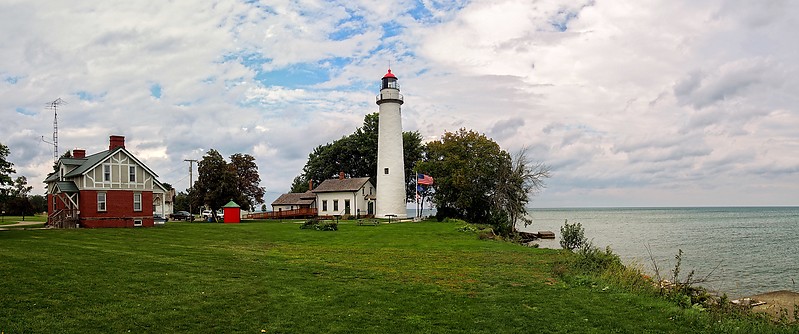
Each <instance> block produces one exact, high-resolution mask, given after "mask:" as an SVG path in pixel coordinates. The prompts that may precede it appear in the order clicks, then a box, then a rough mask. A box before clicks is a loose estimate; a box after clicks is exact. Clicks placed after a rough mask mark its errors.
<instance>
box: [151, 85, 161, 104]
mask: <svg viewBox="0 0 799 334" xmlns="http://www.w3.org/2000/svg"><path fill="white" fill-rule="evenodd" d="M150 96H152V97H154V98H156V99H159V100H160V99H161V85H159V84H152V86H150Z"/></svg>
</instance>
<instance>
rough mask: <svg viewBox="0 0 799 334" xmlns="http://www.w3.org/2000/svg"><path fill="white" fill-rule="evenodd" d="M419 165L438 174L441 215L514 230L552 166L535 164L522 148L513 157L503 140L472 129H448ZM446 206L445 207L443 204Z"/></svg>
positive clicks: (428, 147) (428, 148)
mask: <svg viewBox="0 0 799 334" xmlns="http://www.w3.org/2000/svg"><path fill="white" fill-rule="evenodd" d="M425 148H426V156H425V160H424V161H422V162H420V163H419V164H418V166H417V167H418V169H419V170H422V171H425V172H426V173H429V174H430V175H432V176H433V177H435V179H436V184H435V186H434V188H435V193H434V194H433V199H432V200H433V203H435V204H436V207H438V210H439V213H438V214H437V218H438V219H439V220H441V219H443V218H444V217H458V218H463V219H466V220H467V221H469V222H485V223H489V224H491V225H493V226H494V227H495V231H496V232H497V233H499V234H500V235H503V236H509V235H511V234H513V232H514V231H515V226H516V223H517V222H519V221H525V215H526V208H525V206H526V204H527V203H528V201H529V198H528V196H529V195H530V194H531V193H532V192H534V191H535V190H537V189H539V188H540V187H542V186H543V179H544V178H546V177H548V176H549V174H548V173H549V170H548V167H546V166H543V165H540V164H539V165H533V164H531V163H530V161H529V160H528V159H527V156H526V155H525V153H524V152H525V151H524V150H522V151H521V152H520V153H519V154H518V155H516V156H515V157H511V155H510V154H508V153H507V152H506V151H504V150H502V149H501V148H500V147H499V144H497V143H496V142H494V141H493V140H491V139H490V138H488V137H486V136H485V135H484V134H480V133H477V132H474V131H471V130H466V129H460V130H459V131H457V132H445V133H444V135H443V136H442V137H441V139H440V140H437V141H432V142H429V143H427V145H426V147H425ZM442 209H444V210H442Z"/></svg>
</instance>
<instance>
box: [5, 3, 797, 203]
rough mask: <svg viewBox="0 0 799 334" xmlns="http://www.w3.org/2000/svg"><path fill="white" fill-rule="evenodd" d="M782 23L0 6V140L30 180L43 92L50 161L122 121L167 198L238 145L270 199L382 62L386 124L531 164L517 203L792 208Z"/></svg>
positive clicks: (687, 14)
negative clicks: (527, 192) (470, 135)
mask: <svg viewBox="0 0 799 334" xmlns="http://www.w3.org/2000/svg"><path fill="white" fill-rule="evenodd" d="M797 31H799V3H796V2H794V1H789V0H784V1H782V0H763V1H745V0H729V1H714V0H702V1H695V0H648V1H630V0H626V1H616V0H614V1H610V0H607V1H603V0H595V1H585V0H540V1H536V0H521V1H514V0H495V1H462V0H456V1H439V0H419V1H411V0H398V1H379V2H378V1H364V0H346V1H340V2H339V1H315V0H308V1H306V0H293V1H289V0H285V1H284V0H274V1H226V0H220V1H201V2H197V1H187V0H174V1H158V0H156V1H125V2H119V1H100V0H98V1H91V0H85V1H39V0H24V1H17V0H0V143H2V144H4V145H7V146H8V147H9V148H10V150H11V154H10V155H9V157H8V158H7V159H8V160H9V161H11V162H12V163H14V167H15V169H16V171H17V174H16V175H15V176H19V175H24V176H26V177H27V178H28V181H29V184H31V185H34V186H35V187H36V188H34V189H35V190H34V192H40V193H42V194H43V193H44V185H43V183H42V181H43V180H44V178H45V177H46V175H47V173H48V172H51V171H52V165H53V147H52V145H50V144H48V143H46V142H44V141H43V140H42V138H43V137H44V139H45V140H47V141H52V135H53V110H51V109H48V108H46V106H47V104H48V102H51V101H54V100H56V99H58V98H61V99H63V100H64V101H66V104H62V105H61V106H60V107H59V109H58V145H59V146H58V149H59V151H60V152H61V153H62V152H65V151H67V150H69V149H74V148H81V149H85V150H87V153H88V154H92V153H95V152H99V151H102V150H106V149H107V148H108V137H109V136H110V135H122V136H125V137H126V148H127V149H128V150H129V151H130V152H132V153H133V154H134V155H135V156H136V157H137V158H139V159H140V160H141V161H143V162H144V163H145V164H146V165H147V166H148V167H149V168H150V169H152V170H153V171H155V173H157V174H158V178H159V180H160V181H162V182H166V183H170V184H172V185H173V186H174V187H175V188H176V189H178V190H185V189H186V188H187V187H188V186H189V175H188V174H189V173H188V171H189V164H188V163H187V162H185V161H184V159H202V157H203V155H204V154H205V152H207V151H208V150H209V149H216V150H217V151H219V152H220V153H221V154H222V155H223V156H224V157H226V158H229V157H230V156H231V155H233V154H235V153H244V154H250V155H252V156H253V157H255V159H256V163H257V165H258V168H259V172H260V176H261V180H262V182H261V185H262V186H263V187H265V188H266V192H267V193H266V197H265V200H266V203H267V204H268V203H271V202H272V201H273V200H274V199H275V198H277V197H278V196H279V195H280V194H281V193H283V192H287V191H288V190H289V188H290V185H291V182H292V180H293V178H294V177H295V176H297V175H299V174H300V173H301V170H302V167H303V165H304V164H305V162H306V160H307V158H308V154H309V153H310V152H311V150H312V149H313V148H314V147H316V146H318V145H322V144H325V143H329V142H332V141H334V140H336V139H339V138H341V137H342V136H345V135H348V134H351V133H352V132H353V131H355V129H356V128H357V127H359V126H361V125H362V123H363V118H364V116H365V115H366V114H369V113H374V112H377V110H378V108H377V105H376V104H375V95H376V94H378V92H379V81H380V78H381V77H382V76H383V75H384V74H385V73H386V70H387V69H388V67H389V66H390V67H391V70H392V72H393V73H394V74H395V75H396V76H397V77H398V78H399V83H400V85H401V93H402V94H403V95H404V97H405V104H404V105H403V108H402V122H403V129H404V130H405V131H419V132H420V134H421V135H422V136H423V138H425V140H426V141H430V140H436V139H437V138H439V137H440V136H441V135H442V134H443V133H444V132H445V131H456V130H458V129H460V128H466V129H470V130H474V131H477V132H479V133H484V134H485V135H486V136H488V137H490V138H492V139H493V140H495V141H496V142H497V143H499V145H500V146H501V147H502V148H503V149H505V150H507V151H508V152H511V153H513V152H518V151H519V150H522V149H526V150H527V152H528V155H529V157H530V158H531V159H532V160H533V161H535V162H541V163H544V164H547V165H549V166H550V168H551V172H552V177H551V178H549V179H548V180H547V181H546V183H547V186H546V188H545V189H543V190H542V191H541V192H539V193H537V194H535V196H534V197H532V201H531V203H530V205H531V206H533V207H637V206H748V205H753V206H761V205H799V65H797V61H798V60H799V43H796V36H795V35H796V33H797ZM59 155H60V154H59ZM194 172H195V173H194V178H195V179H196V165H195V171H194ZM433 177H435V175H433Z"/></svg>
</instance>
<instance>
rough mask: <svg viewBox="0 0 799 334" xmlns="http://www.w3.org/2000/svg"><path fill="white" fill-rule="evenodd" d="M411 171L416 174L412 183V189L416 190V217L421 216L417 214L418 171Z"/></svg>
mask: <svg viewBox="0 0 799 334" xmlns="http://www.w3.org/2000/svg"><path fill="white" fill-rule="evenodd" d="M413 172H414V173H415V174H416V176H415V178H416V182H414V184H413V189H414V190H416V198H415V199H416V217H421V216H420V215H419V172H418V171H413Z"/></svg>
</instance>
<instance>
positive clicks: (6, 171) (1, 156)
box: [0, 143, 16, 204]
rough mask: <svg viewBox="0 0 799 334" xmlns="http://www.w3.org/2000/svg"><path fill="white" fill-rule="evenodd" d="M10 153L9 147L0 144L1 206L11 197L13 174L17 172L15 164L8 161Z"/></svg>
mask: <svg viewBox="0 0 799 334" xmlns="http://www.w3.org/2000/svg"><path fill="white" fill-rule="evenodd" d="M10 153H11V151H10V150H9V149H8V146H6V145H3V143H0V204H2V202H4V201H5V198H6V197H7V196H8V195H9V192H10V190H9V186H11V185H12V184H13V181H12V180H11V174H14V173H15V172H16V171H15V170H14V168H13V167H14V164H13V163H11V162H9V161H8V160H6V158H7V157H8V155H9V154H10Z"/></svg>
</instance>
